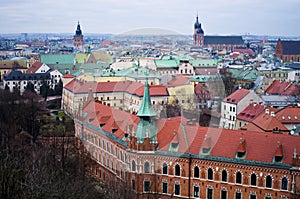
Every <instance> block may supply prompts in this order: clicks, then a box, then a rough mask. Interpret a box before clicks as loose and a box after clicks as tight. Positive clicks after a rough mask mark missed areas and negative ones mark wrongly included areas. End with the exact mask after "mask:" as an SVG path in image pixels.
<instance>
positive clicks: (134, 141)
mask: <svg viewBox="0 0 300 199" xmlns="http://www.w3.org/2000/svg"><path fill="white" fill-rule="evenodd" d="M137 116H138V117H139V118H140V121H139V123H138V126H137V129H136V132H135V133H134V135H132V137H131V141H130V143H129V144H128V145H129V148H132V149H135V150H139V151H153V150H155V147H156V145H157V139H156V134H157V126H156V121H155V116H156V112H155V110H154V109H153V107H152V104H151V100H150V92H149V85H148V80H146V83H145V88H144V96H143V101H142V104H141V107H140V109H139V111H138V113H137Z"/></svg>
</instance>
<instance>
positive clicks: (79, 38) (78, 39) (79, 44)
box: [73, 21, 84, 51]
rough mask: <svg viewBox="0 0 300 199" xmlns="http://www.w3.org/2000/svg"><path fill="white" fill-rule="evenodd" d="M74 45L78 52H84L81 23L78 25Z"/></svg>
mask: <svg viewBox="0 0 300 199" xmlns="http://www.w3.org/2000/svg"><path fill="white" fill-rule="evenodd" d="M73 45H74V48H75V49H76V50H79V51H84V48H83V45H84V43H83V35H82V32H81V29H80V24H79V21H78V24H77V29H76V32H75V35H74V38H73Z"/></svg>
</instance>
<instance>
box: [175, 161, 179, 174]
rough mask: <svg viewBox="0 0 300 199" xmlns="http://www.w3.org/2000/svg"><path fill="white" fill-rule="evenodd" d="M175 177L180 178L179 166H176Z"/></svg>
mask: <svg viewBox="0 0 300 199" xmlns="http://www.w3.org/2000/svg"><path fill="white" fill-rule="evenodd" d="M175 176H180V166H179V165H178V164H176V166H175Z"/></svg>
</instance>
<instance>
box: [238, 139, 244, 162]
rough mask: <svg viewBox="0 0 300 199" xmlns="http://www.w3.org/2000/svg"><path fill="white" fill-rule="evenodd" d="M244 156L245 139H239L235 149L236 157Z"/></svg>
mask: <svg viewBox="0 0 300 199" xmlns="http://www.w3.org/2000/svg"><path fill="white" fill-rule="evenodd" d="M245 156H246V140H243V139H242V138H241V139H240V144H239V146H238V149H237V151H236V158H245Z"/></svg>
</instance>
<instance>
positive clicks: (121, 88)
mask: <svg viewBox="0 0 300 199" xmlns="http://www.w3.org/2000/svg"><path fill="white" fill-rule="evenodd" d="M144 87H145V86H144V84H142V83H139V82H132V81H121V82H84V81H80V80H76V79H74V80H72V81H70V82H69V83H68V84H67V85H66V86H65V88H66V89H68V90H70V91H72V92H74V93H87V92H88V91H89V89H90V88H91V89H92V91H93V92H97V93H111V92H127V93H130V94H132V95H137V96H139V97H142V96H143V95H144ZM149 90H150V96H167V95H168V90H167V87H166V86H163V85H151V86H149Z"/></svg>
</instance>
